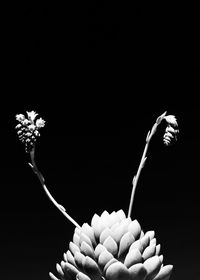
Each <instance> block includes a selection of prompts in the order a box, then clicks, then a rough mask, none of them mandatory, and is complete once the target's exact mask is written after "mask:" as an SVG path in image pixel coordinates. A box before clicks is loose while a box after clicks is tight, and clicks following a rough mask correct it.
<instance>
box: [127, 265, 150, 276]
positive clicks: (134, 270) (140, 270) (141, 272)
mask: <svg viewBox="0 0 200 280" xmlns="http://www.w3.org/2000/svg"><path fill="white" fill-rule="evenodd" d="M129 273H130V280H144V279H145V280H146V275H147V271H146V269H145V268H144V266H143V264H142V263H137V264H134V265H132V266H131V267H130V268H129Z"/></svg>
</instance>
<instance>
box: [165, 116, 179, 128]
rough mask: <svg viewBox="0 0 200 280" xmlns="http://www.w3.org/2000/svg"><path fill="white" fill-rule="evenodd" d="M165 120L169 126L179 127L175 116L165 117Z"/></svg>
mask: <svg viewBox="0 0 200 280" xmlns="http://www.w3.org/2000/svg"><path fill="white" fill-rule="evenodd" d="M164 119H165V120H166V122H167V123H168V124H170V125H172V126H173V127H177V126H178V123H177V120H176V117H175V116H174V115H168V116H165V117H164Z"/></svg>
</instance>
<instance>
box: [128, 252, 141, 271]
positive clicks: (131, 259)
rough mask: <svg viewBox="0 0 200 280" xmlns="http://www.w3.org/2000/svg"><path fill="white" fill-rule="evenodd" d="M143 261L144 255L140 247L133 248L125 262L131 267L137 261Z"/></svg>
mask: <svg viewBox="0 0 200 280" xmlns="http://www.w3.org/2000/svg"><path fill="white" fill-rule="evenodd" d="M142 261H143V259H142V255H141V253H140V251H139V250H138V249H133V250H131V251H130V252H129V253H128V254H127V256H126V258H125V261H124V264H125V266H126V267H128V268H129V267H131V266H132V265H134V264H136V263H140V262H142Z"/></svg>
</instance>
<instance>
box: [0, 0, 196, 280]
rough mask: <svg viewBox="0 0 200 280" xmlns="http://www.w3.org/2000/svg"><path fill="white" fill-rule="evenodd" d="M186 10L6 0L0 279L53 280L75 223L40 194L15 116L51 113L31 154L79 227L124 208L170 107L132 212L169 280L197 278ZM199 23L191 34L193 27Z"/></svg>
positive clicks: (192, 86)
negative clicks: (149, 137)
mask: <svg viewBox="0 0 200 280" xmlns="http://www.w3.org/2000/svg"><path fill="white" fill-rule="evenodd" d="M192 12H193V13H192V15H194V16H191V14H190V12H189V10H187V7H182V8H180V7H179V8H177V7H169V6H168V7H167V6H164V4H163V6H161V7H153V6H151V7H139V6H137V5H135V6H134V7H133V6H131V5H130V4H125V3H119V4H118V3H116V2H114V3H113V2H110V1H108V2H107V3H103V2H102V1H101V3H97V2H92V3H89V4H85V3H83V4H80V3H78V2H76V3H75V4H69V5H66V6H58V5H55V6H54V5H53V4H49V6H48V7H45V6H38V5H32V6H29V7H28V6H27V7H20V6H17V7H8V8H6V9H5V13H4V17H3V19H4V23H3V36H4V37H3V38H4V40H3V43H2V45H3V51H2V62H3V63H2V69H3V71H2V89H3V91H2V101H1V112H2V114H1V139H2V145H1V158H2V161H1V163H2V168H1V173H2V175H1V178H2V180H1V189H2V195H1V213H2V215H1V218H2V219H1V234H2V237H1V249H2V254H1V255H2V261H1V263H2V265H1V274H2V275H3V276H2V277H3V279H12V278H15V279H29V280H36V279H38V280H40V279H41V280H42V279H43V280H44V279H48V272H49V271H53V272H54V271H55V264H56V262H60V261H61V259H62V254H63V252H65V251H66V250H67V248H68V243H69V241H70V240H71V239H72V235H73V230H74V226H73V225H72V224H71V223H70V222H68V221H67V220H66V219H65V218H64V216H62V215H61V214H60V213H59V212H58V211H57V209H56V208H54V206H53V205H52V204H51V203H50V202H49V200H48V199H47V198H46V196H45V194H44V191H43V190H42V188H41V186H40V184H39V182H38V180H37V178H36V177H35V175H34V174H33V173H32V171H31V169H30V167H29V166H28V164H27V162H28V161H29V158H28V155H26V154H25V152H24V149H23V146H22V145H21V144H20V143H19V141H18V139H17V136H16V132H15V130H14V126H15V125H16V122H15V118H14V117H15V114H17V113H25V111H27V110H28V111H30V110H36V111H37V112H38V113H39V114H40V116H41V117H43V118H44V119H45V120H46V126H45V128H44V129H42V131H41V134H42V136H41V138H40V139H39V141H38V143H37V150H36V160H37V163H38V166H39V168H40V169H41V171H42V173H43V175H44V176H45V178H46V183H47V186H48V187H49V189H50V191H51V192H52V194H53V195H54V196H55V198H56V199H57V200H58V201H59V202H60V203H61V204H63V205H64V206H65V208H66V209H67V211H68V212H69V213H70V214H71V215H72V216H73V217H74V218H75V219H76V220H77V221H78V222H79V223H80V224H82V223H84V222H90V221H91V218H92V216H93V214H94V213H98V214H101V212H102V211H103V210H105V209H106V210H108V211H109V212H111V211H113V210H118V209H123V210H124V211H125V212H127V210H128V204H129V197H130V192H131V181H132V177H133V175H134V174H135V173H136V171H137V167H138V165H139V161H140V157H141V155H142V151H143V147H144V144H145V137H146V133H147V132H148V130H149V129H150V128H151V126H152V125H153V123H154V121H155V119H156V118H157V117H158V116H159V115H160V114H161V113H163V112H164V111H165V110H167V111H168V113H169V114H175V115H176V116H177V118H178V121H179V126H180V135H179V141H178V142H177V143H176V145H174V146H172V147H169V148H166V147H165V146H164V145H163V144H162V136H163V133H164V125H161V126H160V129H159V131H158V133H157V135H156V136H155V137H154V139H153V141H152V143H151V146H150V148H149V154H148V155H149V157H148V160H147V163H146V166H145V169H144V170H143V172H142V176H141V178H140V181H139V185H138V188H137V192H136V201H135V204H134V208H133V215H132V217H133V218H137V219H138V220H139V222H140V223H141V225H142V227H143V228H144V230H145V231H147V230H151V229H154V230H155V231H156V236H157V240H158V242H160V243H161V244H162V252H163V254H164V262H165V263H166V264H167V263H171V264H173V265H174V274H173V276H172V277H171V279H172V280H173V279H176V280H179V279H180V280H183V279H193V280H197V279H198V276H199V268H198V263H199V258H198V250H199V241H198V237H199V205H198V202H199V196H198V185H199V183H198V181H199V180H198V175H199V174H198V170H199V161H198V156H197V154H198V150H199V149H198V142H199V141H198V139H199V137H198V136H199V131H198V120H199V115H198V112H199V106H198V105H199V103H198V98H197V97H198V93H199V77H198V72H197V69H198V52H197V49H198V48H197V46H198V40H197V37H196V35H195V34H196V33H195V30H196V29H197V23H198V18H197V17H196V16H195V8H194V9H193V10H192ZM195 28H196V29H195Z"/></svg>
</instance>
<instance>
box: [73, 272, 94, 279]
mask: <svg viewBox="0 0 200 280" xmlns="http://www.w3.org/2000/svg"><path fill="white" fill-rule="evenodd" d="M76 280H91V278H90V277H88V276H87V275H85V274H84V273H82V272H79V274H77V275H76Z"/></svg>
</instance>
